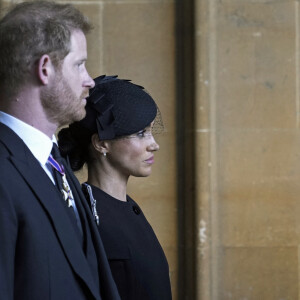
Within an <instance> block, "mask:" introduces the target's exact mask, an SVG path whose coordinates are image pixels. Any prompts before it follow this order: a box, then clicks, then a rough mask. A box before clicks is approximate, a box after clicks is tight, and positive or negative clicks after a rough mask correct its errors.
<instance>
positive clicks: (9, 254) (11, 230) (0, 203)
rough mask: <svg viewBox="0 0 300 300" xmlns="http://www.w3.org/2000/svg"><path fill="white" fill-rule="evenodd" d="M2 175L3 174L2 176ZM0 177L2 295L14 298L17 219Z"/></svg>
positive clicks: (10, 299)
mask: <svg viewBox="0 0 300 300" xmlns="http://www.w3.org/2000/svg"><path fill="white" fill-rule="evenodd" d="M1 175H2V174H1ZM1 177H2V176H0V295H1V299H6V300H12V299H13V297H14V267H15V266H14V264H15V263H14V261H15V248H16V240H17V231H18V230H17V228H18V225H17V223H18V222H17V217H16V213H15V210H14V208H13V205H12V201H11V197H10V196H9V193H8V188H9V187H8V186H7V184H5V183H4V182H3V180H2V179H1Z"/></svg>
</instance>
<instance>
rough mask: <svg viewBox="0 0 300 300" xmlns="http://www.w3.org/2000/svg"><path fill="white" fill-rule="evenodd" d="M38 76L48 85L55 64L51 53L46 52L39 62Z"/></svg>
mask: <svg viewBox="0 0 300 300" xmlns="http://www.w3.org/2000/svg"><path fill="white" fill-rule="evenodd" d="M37 72H38V78H39V80H40V81H41V83H42V84H43V85H48V83H49V77H50V76H51V73H52V72H53V64H52V61H51V59H50V57H49V55H47V54H44V55H43V56H42V57H41V58H40V60H39V62H38V70H37Z"/></svg>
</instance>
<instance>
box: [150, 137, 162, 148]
mask: <svg viewBox="0 0 300 300" xmlns="http://www.w3.org/2000/svg"><path fill="white" fill-rule="evenodd" d="M148 148H149V151H158V150H159V145H158V144H157V142H156V141H155V139H154V137H153V136H151V142H150V144H149V146H148Z"/></svg>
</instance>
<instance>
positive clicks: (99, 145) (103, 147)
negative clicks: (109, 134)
mask: <svg viewBox="0 0 300 300" xmlns="http://www.w3.org/2000/svg"><path fill="white" fill-rule="evenodd" d="M91 141H92V145H93V147H94V149H95V150H96V151H97V152H99V153H101V154H104V153H108V152H109V151H108V150H109V149H108V143H107V142H106V141H101V140H100V139H99V136H98V134H97V133H94V134H93V135H92V138H91Z"/></svg>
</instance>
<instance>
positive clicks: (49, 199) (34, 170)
mask: <svg viewBox="0 0 300 300" xmlns="http://www.w3.org/2000/svg"><path fill="white" fill-rule="evenodd" d="M0 140H1V141H2V143H4V144H5V145H6V147H7V149H8V150H9V152H10V153H11V154H12V156H11V157H10V158H9V159H10V161H11V162H12V164H13V165H14V166H15V168H16V169H17V170H18V171H19V173H20V174H21V176H22V177H23V178H24V180H25V181H26V182H27V183H28V185H29V186H30V187H31V189H32V190H33V192H34V193H35V195H36V196H37V198H38V200H39V201H40V203H41V204H42V206H43V207H44V209H45V210H46V211H47V212H48V213H49V216H50V218H51V219H52V221H53V226H54V229H55V231H56V233H57V236H58V239H59V240H60V243H61V245H62V247H63V249H64V252H65V254H66V256H67V259H68V260H69V263H70V264H71V266H72V268H73V270H74V272H75V273H76V274H77V275H78V276H79V277H80V278H82V280H83V281H84V282H85V283H86V285H87V287H88V288H89V289H90V291H91V292H92V294H93V295H94V297H95V299H99V296H98V295H99V290H97V288H96V285H95V284H94V278H93V277H92V274H91V271H90V268H89V265H88V263H87V260H86V258H85V256H84V253H83V251H82V247H81V245H80V243H79V241H78V239H77V237H76V232H75V231H74V227H73V225H72V223H71V220H70V218H69V217H68V216H67V215H66V211H65V209H64V207H63V202H62V201H60V200H61V199H60V198H59V195H58V193H57V190H56V188H55V186H54V185H53V184H52V182H51V180H50V178H49V177H48V176H47V174H46V173H45V171H44V170H43V169H42V167H41V166H40V164H39V162H38V161H37V160H36V159H35V157H34V156H33V155H32V153H31V152H30V150H29V149H28V148H27V147H26V145H25V144H24V143H23V141H22V140H21V139H20V138H19V137H18V136H17V135H16V134H15V133H14V132H13V131H12V130H11V129H9V128H8V127H6V126H5V125H3V124H0ZM15 149H18V151H16V150H15Z"/></svg>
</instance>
